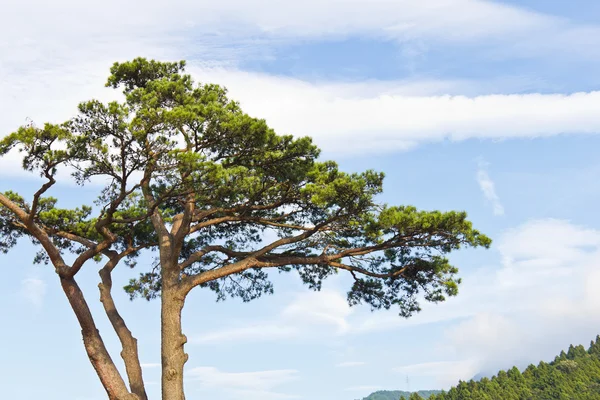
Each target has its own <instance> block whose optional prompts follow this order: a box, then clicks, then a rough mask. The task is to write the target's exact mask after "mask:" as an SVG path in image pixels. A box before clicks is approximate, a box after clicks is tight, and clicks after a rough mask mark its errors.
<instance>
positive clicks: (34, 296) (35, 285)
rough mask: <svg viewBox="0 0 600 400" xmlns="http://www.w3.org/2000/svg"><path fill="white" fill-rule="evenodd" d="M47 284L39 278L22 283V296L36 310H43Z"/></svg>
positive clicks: (25, 280) (28, 279)
mask: <svg viewBox="0 0 600 400" xmlns="http://www.w3.org/2000/svg"><path fill="white" fill-rule="evenodd" d="M46 286H47V285H46V283H45V282H44V281H43V280H41V279H38V278H27V279H23V280H22V281H21V290H20V295H21V297H22V298H23V299H25V300H26V301H27V302H29V303H30V304H32V305H33V306H34V307H36V308H41V307H42V305H43V303H44V297H45V296H46Z"/></svg>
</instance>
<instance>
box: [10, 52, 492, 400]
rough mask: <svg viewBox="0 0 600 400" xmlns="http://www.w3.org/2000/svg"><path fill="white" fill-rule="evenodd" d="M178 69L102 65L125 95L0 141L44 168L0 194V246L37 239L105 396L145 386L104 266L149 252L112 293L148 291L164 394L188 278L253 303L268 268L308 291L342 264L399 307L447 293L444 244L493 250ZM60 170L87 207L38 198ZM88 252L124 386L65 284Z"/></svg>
mask: <svg viewBox="0 0 600 400" xmlns="http://www.w3.org/2000/svg"><path fill="white" fill-rule="evenodd" d="M184 68H185V62H183V61H181V62H158V61H153V60H146V59H143V58H138V59H135V60H132V61H129V62H123V63H115V64H114V65H113V66H112V68H111V70H110V73H111V74H110V76H109V78H108V81H107V84H106V85H107V86H109V87H112V88H115V89H116V88H121V89H122V91H123V100H122V101H113V102H109V103H106V104H105V103H102V102H100V101H98V100H90V101H86V102H83V103H81V104H80V105H79V108H78V113H77V115H76V116H75V117H73V118H71V119H69V120H68V121H66V122H64V123H61V124H50V123H46V124H43V125H40V126H36V125H34V124H28V125H25V126H22V127H20V128H19V129H18V130H16V131H15V132H13V133H11V134H9V135H8V136H5V137H4V138H3V139H2V140H1V141H0V156H3V155H6V154H7V153H8V152H9V151H13V150H16V151H20V152H21V154H22V155H23V164H22V167H23V168H24V169H25V170H27V171H31V172H34V173H36V174H38V175H39V176H40V177H41V178H42V179H43V183H42V185H41V186H40V188H39V190H37V191H36V192H35V193H34V194H32V195H31V196H30V197H28V198H26V196H25V195H24V194H18V193H16V192H14V191H6V192H4V193H1V194H0V250H1V251H3V252H7V251H9V250H10V249H11V248H12V247H13V246H14V245H15V244H16V243H17V241H18V239H20V238H22V237H27V238H29V239H31V240H32V241H33V242H34V243H35V244H38V245H39V246H40V251H39V252H38V253H37V255H36V256H35V259H34V261H35V262H43V263H47V264H51V265H52V266H53V267H54V269H55V271H56V273H57V274H58V276H59V278H60V281H61V285H62V287H63V289H64V291H65V294H66V295H67V298H68V299H69V301H70V303H71V306H72V308H73V310H74V312H75V314H76V316H77V318H78V321H79V323H80V324H81V326H82V329H83V337H84V344H85V346H86V351H87V352H88V355H89V357H90V360H91V362H92V364H93V366H94V368H95V369H96V371H97V373H98V375H99V377H100V379H101V381H102V383H103V385H104V387H105V388H106V390H107V393H108V395H109V398H110V399H139V400H142V399H145V398H146V397H147V396H146V394H145V390H144V385H143V379H142V376H141V369H140V367H139V357H138V354H137V345H136V341H135V339H134V337H133V336H132V333H131V332H130V331H129V329H128V328H127V326H126V324H125V321H124V320H123V319H122V318H121V316H120V314H119V313H118V312H117V308H116V305H115V303H114V301H113V299H112V296H111V288H112V279H111V272H112V271H113V270H114V268H116V267H117V266H118V265H120V264H125V265H129V266H131V267H134V266H136V260H138V256H139V255H140V254H141V253H142V252H144V251H146V250H154V251H156V254H157V257H156V261H155V263H153V264H152V265H140V266H137V268H138V269H139V273H138V276H137V277H134V278H132V279H131V281H130V282H129V283H128V284H127V285H125V290H126V291H127V293H129V295H130V297H131V298H132V299H133V298H136V297H142V298H145V299H147V300H151V299H154V298H156V297H158V296H160V298H161V310H162V311H161V313H162V314H161V315H162V318H161V335H162V336H161V338H162V344H161V351H162V355H163V365H162V370H163V375H162V390H163V399H165V400H174V399H178V400H180V399H183V398H184V395H183V373H182V372H183V364H184V363H185V362H186V361H187V354H185V353H184V351H183V346H184V344H185V341H186V339H185V335H183V333H182V332H181V321H180V320H181V309H182V308H183V305H184V301H185V297H186V295H187V294H188V293H189V292H190V290H192V289H193V288H195V287H202V288H206V289H208V290H212V291H213V292H215V294H216V296H217V299H224V298H225V297H227V296H232V297H239V298H241V299H242V300H243V301H250V300H253V299H256V298H257V297H259V296H261V295H264V294H268V293H272V291H273V285H272V283H271V281H270V280H269V273H268V271H269V270H276V271H279V272H292V271H293V272H295V273H296V274H297V275H298V276H299V277H300V278H301V280H302V281H303V282H304V283H306V285H307V286H308V287H309V288H311V289H314V290H319V289H320V288H321V285H322V282H323V280H324V279H326V278H327V277H328V276H330V275H332V274H335V273H338V272H347V273H349V274H350V275H351V276H352V278H353V284H352V286H351V287H350V288H349V290H348V302H349V303H350V305H356V304H360V303H365V304H367V305H369V306H370V307H371V308H373V309H378V308H385V309H388V308H390V307H392V306H394V307H396V309H397V310H398V312H399V314H400V315H401V316H404V317H409V316H410V315H412V314H413V313H414V312H417V311H419V310H420V301H430V302H439V301H443V300H444V299H445V298H446V296H453V295H456V294H457V291H458V284H459V283H460V279H459V278H457V272H458V269H457V268H456V267H455V266H453V265H451V264H450V262H449V260H448V258H447V254H448V253H450V252H451V251H453V250H457V249H459V248H461V247H463V246H473V247H477V246H483V247H489V245H490V239H489V238H488V237H486V236H485V235H483V234H481V233H480V232H479V231H477V230H476V229H474V228H473V226H472V224H471V222H470V221H468V220H467V215H466V213H465V212H456V211H449V212H441V211H422V210H419V209H417V208H416V207H413V206H406V205H398V206H397V205H387V204H381V203H380V202H378V201H377V196H378V195H379V194H380V193H381V192H382V189H383V178H384V175H383V173H380V172H375V171H371V170H369V171H365V172H363V173H345V172H343V171H340V169H339V168H338V165H337V164H336V163H335V162H332V161H320V160H319V158H318V157H319V149H318V148H317V147H316V146H315V145H314V144H313V142H312V140H311V139H310V138H308V137H299V138H296V137H294V136H292V135H278V134H276V133H275V132H274V131H273V130H272V129H271V128H269V126H268V125H267V123H266V122H265V121H264V120H262V119H258V118H254V117H251V116H249V115H247V114H245V113H244V112H243V111H242V110H241V108H240V105H239V104H238V103H237V102H235V101H233V100H230V99H229V98H228V97H227V91H226V90H225V89H224V88H222V87H220V86H218V85H215V84H196V83H195V82H194V81H193V79H192V78H191V76H190V75H187V74H185V70H184ZM273 101H277V99H273ZM308 117H310V116H307V118H308ZM59 171H64V172H65V173H70V174H71V176H72V178H73V179H74V180H75V181H76V182H77V183H78V184H79V185H82V186H83V185H89V184H90V182H93V184H94V185H96V187H99V190H98V192H99V194H98V197H97V200H96V201H95V203H94V204H83V205H81V206H80V207H78V208H70V209H65V208H61V207H60V206H59V203H58V199H57V198H55V197H51V196H49V195H48V193H49V191H51V189H52V187H53V186H54V185H55V184H56V182H57V180H59V179H62V177H64V175H63V174H60V173H59ZM407 173H410V171H408V172H407ZM441 195H442V194H441ZM94 262H95V263H100V268H99V270H100V277H101V285H100V292H101V300H102V303H103V306H104V308H105V310H106V312H107V315H108V316H109V318H110V320H111V322H112V324H113V327H114V328H115V331H116V333H117V335H118V336H119V339H120V340H121V343H122V346H123V353H122V355H123V359H124V361H125V366H126V370H127V377H128V379H129V387H127V386H126V385H125V383H124V380H123V379H122V377H121V376H120V374H119V373H118V371H117V369H116V368H115V367H114V363H113V361H112V359H111V358H110V355H109V354H108V352H107V351H106V349H105V347H104V344H103V342H102V338H101V337H100V336H99V333H98V332H97V330H96V329H95V324H94V321H93V318H92V316H91V313H90V312H89V308H88V307H87V303H86V300H85V298H84V296H83V293H81V290H79V288H78V286H77V283H76V280H75V278H76V275H77V273H78V272H79V271H80V270H81V268H83V267H84V266H86V268H88V267H87V265H88V264H90V263H94ZM89 268H91V266H90V267H89Z"/></svg>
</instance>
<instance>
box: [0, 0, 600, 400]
mask: <svg viewBox="0 0 600 400" xmlns="http://www.w3.org/2000/svg"><path fill="white" fill-rule="evenodd" d="M599 20H600V3H598V2H596V1H592V0H571V1H569V2H565V1H562V0H521V1H516V0H513V1H493V2H492V1H483V0H428V1H427V2H425V1H421V2H417V1H408V0H369V1H366V0H319V1H317V0H305V1H302V2H283V1H272V0H252V1H248V0H245V1H241V0H221V1H218V2H209V1H204V0H196V1H189V0H174V1H171V2H169V3H166V2H163V1H157V0H148V1H145V2H139V1H126V0H119V1H116V0H104V1H102V2H99V1H95V0H94V1H87V2H80V1H74V0H57V1H54V2H47V1H39V0H5V1H3V2H2V5H0V109H1V110H2V116H1V117H0V137H1V136H4V135H6V134H9V133H10V132H12V131H14V130H15V129H16V128H17V127H18V126H20V125H23V124H25V123H27V121H29V120H33V121H34V122H36V123H38V124H41V123H43V122H46V121H48V122H61V121H64V120H66V119H68V118H69V117H71V116H73V115H74V113H75V111H76V105H77V104H78V103H79V102H80V101H83V100H87V99H91V98H98V99H101V100H103V101H105V100H110V99H114V98H118V93H116V92H115V91H113V90H110V89H106V88H104V82H105V80H106V77H107V76H108V69H109V67H110V65H111V64H112V63H113V62H114V61H125V60H128V59H132V58H134V57H137V56H143V57H147V58H155V59H160V60H165V61H166V60H180V59H185V60H187V61H188V72H189V73H191V74H192V75H193V77H194V78H195V79H196V80H197V81H200V82H212V83H219V84H221V85H224V86H226V87H227V88H228V89H229V94H230V97H231V98H233V99H235V100H238V101H240V103H241V106H242V108H243V109H244V110H245V111H246V112H247V113H249V114H251V115H252V116H255V117H259V118H265V119H266V121H267V122H268V124H269V125H270V126H271V127H273V128H274V129H275V130H276V131H277V132H279V133H281V134H288V133H289V134H293V135H296V136H305V135H310V136H312V137H313V138H314V140H315V142H316V143H317V144H318V145H319V146H320V147H321V148H322V149H323V153H322V158H323V159H334V160H336V161H337V162H338V163H339V164H340V166H341V167H342V169H344V170H346V171H362V170H365V169H375V170H380V171H383V172H385V173H386V180H385V184H384V189H385V193H384V194H383V195H382V196H381V201H382V202H387V203H389V204H412V205H415V206H417V207H419V208H422V209H439V210H465V211H467V213H468V214H469V218H470V219H471V220H472V221H473V223H474V225H475V227H476V228H478V229H480V230H481V231H483V232H484V233H486V234H487V235H488V236H490V237H491V238H492V239H493V240H494V242H493V245H492V247H491V249H489V250H481V249H477V250H461V251H460V252H457V253H453V254H452V256H451V260H452V261H453V262H454V263H455V265H457V266H458V267H459V268H460V276H461V277H462V278H463V284H462V285H461V288H460V293H459V295H458V296H457V297H455V298H452V299H450V300H448V301H447V302H445V303H443V304H436V305H430V304H427V305H425V306H424V307H423V310H422V312H421V313H419V314H418V315H416V316H414V317H412V318H410V319H402V318H401V317H399V316H398V315H397V312H395V311H394V310H393V309H392V310H389V311H376V312H371V311H370V310H369V309H368V308H367V307H360V306H359V307H352V308H350V307H348V304H347V302H346V299H345V294H346V292H347V290H348V289H349V287H350V284H351V281H350V279H349V278H348V277H347V276H345V275H342V274H340V275H337V276H335V277H334V278H332V279H330V280H329V281H328V282H327V283H326V284H325V285H324V288H323V290H322V291H321V292H318V293H315V292H311V291H310V290H309V289H308V288H306V287H303V286H302V284H301V283H300V281H299V279H297V277H295V276H293V275H278V276H274V277H273V279H274V283H275V294H274V295H272V296H267V297H264V298H261V299H259V300H256V301H254V302H251V303H241V302H240V301H238V300H235V299H234V300H227V301H225V302H222V303H216V302H215V298H214V295H213V294H212V293H210V292H203V291H202V290H196V291H194V292H192V294H191V295H190V297H189V298H188V300H187V302H186V307H185V309H184V315H183V325H184V333H185V334H186V335H187V337H188V339H189V344H188V345H187V346H186V351H187V352H188V353H189V355H190V359H189V361H188V363H187V364H186V371H185V374H186V388H187V397H188V398H190V399H204V398H206V399H223V400H230V399H231V400H233V399H239V398H244V399H245V400H255V399H256V400H258V399H260V400H270V399H273V400H279V399H306V400H354V399H360V398H362V397H364V396H366V395H368V394H369V393H370V392H372V391H374V390H379V389H389V390H393V389H402V390H406V389H410V390H418V389H442V388H448V387H450V386H451V385H453V384H455V383H456V382H457V381H458V380H459V379H463V380H464V379H470V378H471V377H473V376H474V375H476V374H479V373H483V374H489V373H493V372H494V371H497V370H498V369H506V368H510V367H511V366H513V365H517V366H519V367H526V366H527V365H528V364H530V363H536V364H537V362H539V360H546V361H549V360H551V359H552V358H553V357H554V355H555V354H557V353H559V352H560V350H562V349H565V348H567V347H568V346H569V344H584V345H587V344H588V343H589V341H590V340H591V339H592V338H594V337H595V336H596V335H597V334H598V333H600V290H597V286H598V282H600V213H598V211H597V210H598V209H597V205H598V204H599V202H600V185H598V182H599V181H600V159H599V158H598V157H597V152H598V150H597V149H598V148H600V135H598V134H599V133H600V74H599V73H598V72H597V71H600V68H599V67H600V24H598V23H597V21H599ZM39 184H40V182H39V181H38V180H37V179H36V177H35V176H32V175H29V174H27V173H25V172H23V171H21V170H20V160H19V156H18V154H9V155H7V156H6V157H4V158H2V159H0V191H5V190H15V191H18V192H19V193H23V194H25V195H28V196H30V195H31V194H32V193H33V192H35V190H36V188H37V187H39ZM97 190H98V187H93V185H92V186H87V187H85V188H83V189H82V188H78V187H76V186H75V185H74V184H73V183H72V182H69V180H68V178H66V179H62V180H61V181H60V182H59V183H58V184H57V185H56V186H55V187H54V188H53V189H52V190H51V192H50V194H51V195H53V196H56V197H58V198H59V199H60V200H59V201H60V203H59V204H61V205H63V206H76V205H79V204H82V203H86V202H87V203H89V202H90V201H91V200H93V198H94V196H95V195H96V194H97ZM34 251H35V249H34V247H33V246H31V245H30V244H29V243H28V242H25V241H24V242H23V243H20V244H19V245H18V246H17V247H16V248H15V249H13V250H12V251H11V252H10V253H9V254H7V255H0V268H2V269H3V279H2V280H0V301H1V304H3V306H1V307H0V320H1V321H2V328H1V329H0V343H1V345H0V386H1V387H2V391H3V393H4V394H5V395H6V397H7V398H18V399H21V400H33V399H38V398H45V399H47V400H58V399H67V400H71V399H72V400H100V399H104V398H105V393H104V391H103V389H102V387H101V385H100V384H99V382H98V380H97V377H96V376H95V373H94V371H93V369H92V367H91V365H90V364H89V361H88V360H87V356H86V355H85V351H84V349H83V345H82V341H81V335H80V329H79V327H78V324H77V322H76V319H75V317H74V315H73V314H72V311H71V310H70V309H69V307H68V303H67V301H66V298H65V297H64V295H63V293H62V291H61V289H60V286H59V282H58V279H57V277H56V276H55V274H54V272H53V271H52V269H51V268H49V267H46V266H39V265H33V264H32V259H33V252H34ZM136 273H137V272H136V271H131V270H128V269H126V268H125V269H118V270H117V271H115V277H114V282H115V288H117V287H119V286H123V285H124V284H126V283H127V281H128V279H129V278H131V277H133V276H135V274H136ZM78 280H79V282H80V285H81V286H82V288H83V291H84V293H85V294H86V296H87V297H88V299H89V300H88V301H89V303H90V306H91V307H92V312H93V313H94V315H95V316H96V321H97V323H98V326H99V329H100V331H101V333H102V334H103V336H104V338H105V341H106V342H107V345H108V346H109V349H110V350H111V351H112V354H113V359H115V360H116V361H117V362H120V358H119V355H118V353H119V346H118V340H117V339H116V337H115V335H114V334H113V332H112V329H111V328H110V325H109V323H108V321H107V320H106V317H105V316H104V314H103V311H102V309H101V305H100V303H99V301H97V300H98V296H99V295H98V292H97V284H98V280H99V278H98V275H97V269H95V266H93V265H91V266H90V267H88V268H85V269H83V270H82V271H81V272H80V273H79V274H78ZM116 292H118V291H116ZM115 300H116V301H117V303H118V306H119V308H120V310H121V311H122V314H123V315H124V317H125V319H126V320H127V321H128V323H129V325H130V328H131V329H132V331H133V333H134V335H135V336H136V337H137V338H138V339H139V345H140V352H141V362H142V363H143V367H144V376H145V378H146V380H147V384H148V392H149V394H150V396H151V398H159V397H160V396H159V392H160V390H159V389H160V387H159V382H160V368H159V364H158V363H159V361H160V354H159V340H160V336H159V308H158V303H157V302H145V301H134V302H130V301H129V300H128V298H127V296H126V295H125V294H124V293H115ZM119 368H121V370H123V369H124V368H123V367H122V366H121V365H120V364H119Z"/></svg>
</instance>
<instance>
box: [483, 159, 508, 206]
mask: <svg viewBox="0 0 600 400" xmlns="http://www.w3.org/2000/svg"><path fill="white" fill-rule="evenodd" d="M487 165H488V164H487V163H486V162H484V161H483V160H479V162H478V168H477V183H478V184H479V188H480V189H481V191H482V192H483V195H484V196H485V198H486V199H487V201H489V202H490V203H491V205H492V207H493V209H494V215H504V207H503V206H502V203H501V202H500V198H499V197H498V194H497V193H496V185H495V184H494V181H492V178H490V175H489V174H488V171H487Z"/></svg>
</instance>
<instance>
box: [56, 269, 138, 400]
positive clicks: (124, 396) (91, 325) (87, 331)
mask: <svg viewBox="0 0 600 400" xmlns="http://www.w3.org/2000/svg"><path fill="white" fill-rule="evenodd" d="M60 283H61V285H62V288H63V291H64V292H65V295H66V296H67V299H69V303H70V304H71V308H73V311H74V312H75V315H76V316H77V320H78V321H79V325H80V326H81V334H82V335H83V344H84V346H85V351H86V352H87V355H88V357H89V359H90V362H91V363H92V366H93V367H94V369H95V370H96V373H97V374H98V377H99V378H100V382H102V386H104V389H105V390H106V393H107V394H108V398H109V400H138V397H137V396H136V395H134V394H131V393H130V392H129V390H128V389H127V386H126V385H125V381H124V380H123V378H122V377H121V374H120V373H119V371H118V370H117V367H116V366H115V363H114V362H113V360H112V359H111V357H110V354H108V351H107V350H106V346H105V345H104V341H103V340H102V337H101V336H100V333H99V332H98V328H96V324H95V322H94V319H93V317H92V314H91V312H90V309H89V307H88V305H87V302H86V301H85V298H84V297H83V293H82V292H81V289H80V288H79V286H78V285H77V282H75V280H74V279H73V278H68V279H65V278H61V280H60Z"/></svg>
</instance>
